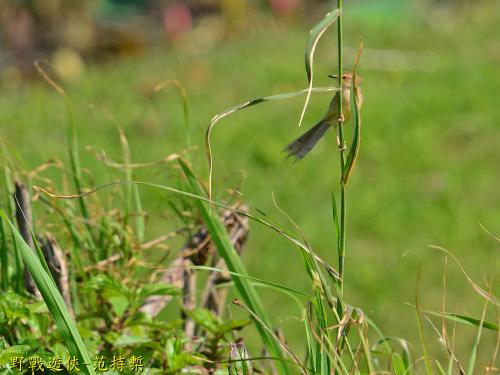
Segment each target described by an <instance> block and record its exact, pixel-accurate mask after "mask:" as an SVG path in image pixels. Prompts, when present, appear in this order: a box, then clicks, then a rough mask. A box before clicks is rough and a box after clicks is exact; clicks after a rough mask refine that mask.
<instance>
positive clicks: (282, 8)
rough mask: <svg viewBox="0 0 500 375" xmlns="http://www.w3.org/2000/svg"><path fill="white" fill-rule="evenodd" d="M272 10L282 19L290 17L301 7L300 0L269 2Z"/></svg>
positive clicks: (270, 0) (275, 0) (271, 0)
mask: <svg viewBox="0 0 500 375" xmlns="http://www.w3.org/2000/svg"><path fill="white" fill-rule="evenodd" d="M269 4H270V5H271V9H272V10H273V12H274V13H275V14H277V15H278V16H280V17H288V16H290V15H291V14H293V13H294V12H295V11H296V10H297V8H298V7H299V0H269Z"/></svg>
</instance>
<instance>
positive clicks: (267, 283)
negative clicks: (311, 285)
mask: <svg viewBox="0 0 500 375" xmlns="http://www.w3.org/2000/svg"><path fill="white" fill-rule="evenodd" d="M186 269H193V270H203V271H215V272H220V273H228V274H230V275H232V276H237V277H243V278H245V279H248V280H251V281H254V282H257V283H259V284H262V285H265V286H269V287H271V288H273V289H275V290H278V291H281V292H284V293H287V294H293V295H297V296H300V297H306V298H312V295H310V294H307V293H305V292H302V291H300V290H298V289H294V288H290V287H288V286H286V285H281V284H276V283H273V282H272V281H267V280H263V279H259V278H257V277H252V276H249V275H245V274H241V273H237V272H232V271H228V270H223V269H220V268H215V267H208V266H190V267H186Z"/></svg>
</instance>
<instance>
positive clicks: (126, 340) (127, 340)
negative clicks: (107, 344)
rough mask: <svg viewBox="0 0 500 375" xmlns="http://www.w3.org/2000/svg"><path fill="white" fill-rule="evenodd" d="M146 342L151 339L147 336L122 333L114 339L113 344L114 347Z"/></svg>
mask: <svg viewBox="0 0 500 375" xmlns="http://www.w3.org/2000/svg"><path fill="white" fill-rule="evenodd" d="M148 342H151V339H150V338H149V337H145V336H131V335H122V336H120V337H119V338H118V339H117V340H116V341H115V344H114V345H115V347H121V346H131V345H138V344H146V343H148Z"/></svg>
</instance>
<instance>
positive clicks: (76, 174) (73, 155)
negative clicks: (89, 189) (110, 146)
mask: <svg viewBox="0 0 500 375" xmlns="http://www.w3.org/2000/svg"><path fill="white" fill-rule="evenodd" d="M35 67H36V69H37V71H38V73H39V74H40V75H41V76H42V78H43V79H44V80H45V81H46V82H47V83H48V84H49V85H50V86H51V87H52V88H53V89H54V90H55V91H56V92H57V93H58V94H59V95H61V96H62V97H63V98H64V102H65V105H66V112H67V116H68V125H67V127H66V140H67V147H68V154H69V161H70V167H71V172H72V175H73V183H74V185H75V188H76V190H77V191H78V192H79V193H80V192H81V191H82V168H81V164H80V155H79V146H78V136H77V132H76V117H75V110H74V108H73V103H72V102H71V98H70V97H69V95H68V94H67V93H66V91H64V89H63V88H62V87H61V86H59V85H58V84H57V83H56V82H55V81H54V80H52V79H51V78H50V77H49V75H48V74H47V73H46V72H45V71H44V70H43V68H42V67H41V65H40V63H39V62H38V61H37V62H36V63H35ZM78 205H79V207H80V211H81V213H82V216H83V217H84V219H85V226H86V228H87V231H88V240H89V242H90V243H91V245H92V248H95V246H94V243H93V238H92V228H91V226H90V224H89V220H90V214H89V210H88V207H87V204H86V202H85V199H83V197H81V198H79V199H78ZM90 253H91V254H90V255H91V256H94V254H93V253H92V252H90Z"/></svg>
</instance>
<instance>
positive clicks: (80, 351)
mask: <svg viewBox="0 0 500 375" xmlns="http://www.w3.org/2000/svg"><path fill="white" fill-rule="evenodd" d="M0 215H2V216H3V218H4V220H5V222H6V223H7V224H8V225H9V226H10V229H11V231H12V233H13V235H14V239H15V241H16V243H17V245H18V247H19V251H20V253H21V256H22V258H23V260H24V263H25V265H26V268H27V269H28V271H29V273H30V274H31V277H32V278H33V281H34V282H35V285H36V286H37V288H38V290H39V291H40V294H41V295H42V297H43V300H44V301H45V303H46V305H47V308H48V309H49V311H50V313H51V315H52V317H53V318H54V321H55V323H56V326H57V328H58V329H59V332H60V334H61V337H62V338H63V340H64V342H65V344H66V346H67V348H68V351H69V352H70V353H71V355H74V356H76V357H78V358H79V360H80V363H81V369H82V372H83V373H84V374H92V375H94V374H95V372H94V369H93V367H92V361H91V359H90V356H89V354H88V352H87V349H86V348H85V345H84V343H83V340H82V338H81V336H80V334H79V332H78V329H77V328H76V324H75V322H74V320H73V318H72V317H71V316H70V314H69V311H68V308H67V307H66V305H65V303H64V300H63V298H62V296H61V294H60V293H59V291H58V289H57V286H56V285H55V283H54V281H53V280H52V277H51V276H50V275H49V274H47V272H46V271H45V269H44V267H43V266H42V264H41V263H40V260H39V259H38V257H37V256H36V255H35V253H34V252H33V250H32V249H31V248H30V247H29V246H28V245H27V244H26V242H24V240H23V238H22V236H21V234H20V233H19V232H18V230H17V229H16V227H15V226H14V225H13V224H12V223H11V222H10V220H9V219H8V218H7V216H6V215H5V213H4V212H3V211H1V210H0Z"/></svg>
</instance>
